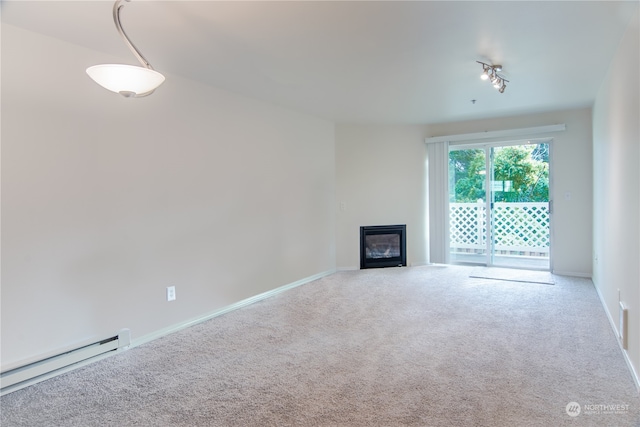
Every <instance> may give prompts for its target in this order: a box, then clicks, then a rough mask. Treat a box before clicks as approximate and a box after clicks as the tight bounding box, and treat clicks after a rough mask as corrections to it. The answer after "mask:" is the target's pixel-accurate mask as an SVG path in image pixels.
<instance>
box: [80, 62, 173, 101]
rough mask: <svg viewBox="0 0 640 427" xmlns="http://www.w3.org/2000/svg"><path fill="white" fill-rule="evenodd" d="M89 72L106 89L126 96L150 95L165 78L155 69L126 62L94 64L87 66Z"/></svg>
mask: <svg viewBox="0 0 640 427" xmlns="http://www.w3.org/2000/svg"><path fill="white" fill-rule="evenodd" d="M87 74H88V75H89V77H91V78H92V79H93V80H94V81H95V82H96V83H98V84H99V85H100V86H102V87H104V88H105V89H107V90H110V91H111V92H115V93H119V94H121V95H123V96H126V97H140V96H145V95H149V94H151V93H152V92H153V91H154V90H156V89H157V88H158V87H159V86H160V85H161V84H162V83H163V82H164V80H165V79H164V76H163V75H162V74H160V73H159V72H157V71H155V70H152V69H149V68H144V67H139V66H136V65H125V64H101V65H94V66H92V67H89V68H87Z"/></svg>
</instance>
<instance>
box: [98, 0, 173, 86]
mask: <svg viewBox="0 0 640 427" xmlns="http://www.w3.org/2000/svg"><path fill="white" fill-rule="evenodd" d="M122 1H123V0H116V2H115V4H114V5H113V21H114V22H115V24H116V29H117V30H118V33H120V36H121V37H122V38H123V40H124V42H125V44H126V45H127V46H128V47H129V49H130V50H131V52H133V55H134V56H135V57H136V58H137V59H138V61H140V63H141V64H142V65H143V66H142V67H139V66H135V65H124V64H102V65H94V66H93V67H89V68H87V74H88V75H89V77H91V78H92V79H93V80H94V81H95V82H96V83H98V84H99V85H100V86H102V87H104V88H105V89H108V90H110V91H112V92H115V93H119V94H120V95H122V96H124V97H126V98H141V97H143V96H148V95H151V94H152V93H153V91H155V90H156V89H157V88H158V86H160V85H161V84H162V83H163V82H164V76H163V75H162V74H160V73H159V72H157V71H155V70H154V69H153V67H152V66H151V64H149V61H147V60H146V59H145V57H144V56H142V54H141V53H140V51H139V50H138V49H137V48H136V47H135V46H134V45H133V43H131V40H129V37H128V36H127V34H126V33H125V32H124V29H123V28H122V24H120V9H122V8H123V7H124V5H123V4H121V3H122ZM124 1H131V0H124Z"/></svg>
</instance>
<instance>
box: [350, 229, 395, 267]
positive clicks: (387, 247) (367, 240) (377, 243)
mask: <svg viewBox="0 0 640 427" xmlns="http://www.w3.org/2000/svg"><path fill="white" fill-rule="evenodd" d="M406 234H407V226H406V225H404V224H402V225H372V226H363V227H360V268H361V269H362V268H380V267H400V266H406V265H407V254H406V252H407V251H406V248H407V239H406Z"/></svg>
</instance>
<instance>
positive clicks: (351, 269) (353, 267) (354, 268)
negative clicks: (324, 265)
mask: <svg viewBox="0 0 640 427" xmlns="http://www.w3.org/2000/svg"><path fill="white" fill-rule="evenodd" d="M336 270H337V271H354V270H360V267H355V266H352V267H338V268H337V269H336Z"/></svg>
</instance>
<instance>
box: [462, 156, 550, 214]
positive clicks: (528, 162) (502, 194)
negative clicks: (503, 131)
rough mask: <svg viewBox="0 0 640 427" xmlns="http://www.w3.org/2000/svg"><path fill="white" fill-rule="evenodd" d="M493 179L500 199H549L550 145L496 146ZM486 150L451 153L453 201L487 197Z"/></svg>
mask: <svg viewBox="0 0 640 427" xmlns="http://www.w3.org/2000/svg"><path fill="white" fill-rule="evenodd" d="M493 165H494V171H493V173H494V176H493V182H494V185H495V183H498V184H497V187H499V188H502V191H496V187H494V193H495V200H496V201H498V202H546V201H548V200H549V146H548V144H537V145H514V146H507V147H499V148H496V149H494V159H493ZM484 169H485V155H484V150H453V151H451V152H450V153H449V180H450V181H449V194H450V201H452V202H467V203H469V202H476V201H477V200H478V199H482V200H485V190H484V187H485V170H484Z"/></svg>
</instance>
